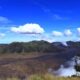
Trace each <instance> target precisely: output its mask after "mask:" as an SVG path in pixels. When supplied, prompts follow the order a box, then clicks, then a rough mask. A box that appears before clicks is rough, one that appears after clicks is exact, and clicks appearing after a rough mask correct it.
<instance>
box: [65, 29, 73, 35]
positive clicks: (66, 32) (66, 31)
mask: <svg viewBox="0 0 80 80" xmlns="http://www.w3.org/2000/svg"><path fill="white" fill-rule="evenodd" d="M64 35H65V36H71V35H72V32H71V30H69V29H67V30H65V31H64Z"/></svg>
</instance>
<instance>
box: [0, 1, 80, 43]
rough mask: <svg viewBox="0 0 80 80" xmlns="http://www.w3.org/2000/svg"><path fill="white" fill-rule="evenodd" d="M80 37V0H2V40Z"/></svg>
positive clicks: (79, 38) (66, 39)
mask: <svg viewBox="0 0 80 80" xmlns="http://www.w3.org/2000/svg"><path fill="white" fill-rule="evenodd" d="M31 40H47V41H50V42H52V41H68V40H73V41H78V40H80V0H0V43H11V42H14V41H20V42H21V41H25V42H26V41H31Z"/></svg>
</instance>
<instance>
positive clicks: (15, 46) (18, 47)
mask: <svg viewBox="0 0 80 80" xmlns="http://www.w3.org/2000/svg"><path fill="white" fill-rule="evenodd" d="M61 50H62V49H60V48H58V47H56V46H54V45H53V44H52V43H49V42H47V41H43V40H42V41H31V42H24V43H23V42H13V43H11V44H1V45H0V53H29V52H38V53H50V52H56V51H61Z"/></svg>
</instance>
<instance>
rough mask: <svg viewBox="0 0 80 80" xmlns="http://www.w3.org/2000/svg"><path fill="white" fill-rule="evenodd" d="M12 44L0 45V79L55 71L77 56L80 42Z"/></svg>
mask: <svg viewBox="0 0 80 80" xmlns="http://www.w3.org/2000/svg"><path fill="white" fill-rule="evenodd" d="M66 44H67V46H65V45H64V44H63V43H61V42H54V43H49V42H46V41H32V42H26V43H23V42H13V43H11V44H1V45H0V77H3V76H5V77H6V76H8V77H10V76H19V77H22V76H26V75H31V74H37V73H41V74H43V73H47V72H48V69H50V68H52V69H53V70H56V69H58V68H59V67H60V65H61V64H64V63H65V62H66V61H68V60H70V59H71V58H72V57H74V56H75V55H78V54H79V51H80V50H79V47H80V42H71V41H69V42H66Z"/></svg>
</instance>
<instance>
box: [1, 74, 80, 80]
mask: <svg viewBox="0 0 80 80" xmlns="http://www.w3.org/2000/svg"><path fill="white" fill-rule="evenodd" d="M0 80H80V77H58V76H54V75H52V74H45V75H42V74H41V75H38V74H34V75H30V76H28V77H27V76H26V77H25V78H23V79H22V78H19V77H6V78H1V79H0Z"/></svg>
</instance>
